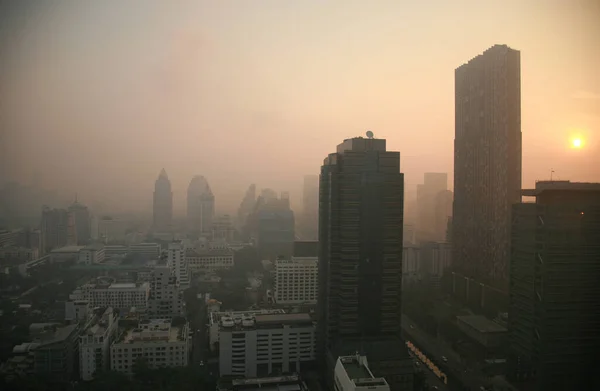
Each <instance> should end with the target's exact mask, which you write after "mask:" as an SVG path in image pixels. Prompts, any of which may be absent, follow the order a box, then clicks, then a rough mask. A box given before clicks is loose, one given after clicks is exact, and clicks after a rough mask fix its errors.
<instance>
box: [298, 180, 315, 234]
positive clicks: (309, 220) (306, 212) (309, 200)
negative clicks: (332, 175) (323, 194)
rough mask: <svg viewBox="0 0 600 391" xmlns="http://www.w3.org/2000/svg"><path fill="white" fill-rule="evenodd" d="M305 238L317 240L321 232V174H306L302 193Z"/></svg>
mask: <svg viewBox="0 0 600 391" xmlns="http://www.w3.org/2000/svg"><path fill="white" fill-rule="evenodd" d="M302 232H303V236H304V237H303V239H305V240H316V239H317V236H318V232H319V176H318V175H305V176H304V188H303V194H302Z"/></svg>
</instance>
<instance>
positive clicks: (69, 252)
mask: <svg viewBox="0 0 600 391" xmlns="http://www.w3.org/2000/svg"><path fill="white" fill-rule="evenodd" d="M82 248H84V246H65V247H60V248H55V249H54V250H52V251H50V262H51V263H57V262H70V261H76V260H77V258H78V257H79V251H81V249H82Z"/></svg>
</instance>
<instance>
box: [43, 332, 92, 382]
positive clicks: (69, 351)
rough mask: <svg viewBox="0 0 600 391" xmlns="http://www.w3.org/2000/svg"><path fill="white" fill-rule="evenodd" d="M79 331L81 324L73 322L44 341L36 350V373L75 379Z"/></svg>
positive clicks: (62, 379)
mask: <svg viewBox="0 0 600 391" xmlns="http://www.w3.org/2000/svg"><path fill="white" fill-rule="evenodd" d="M79 331H80V329H79V325H78V324H72V325H69V326H65V327H61V328H58V329H56V331H54V332H53V334H52V338H49V339H46V340H44V341H42V342H41V343H40V345H39V346H37V347H36V348H35V350H34V362H33V369H34V373H35V374H37V375H44V376H46V377H50V378H53V379H56V380H59V381H69V380H74V378H75V374H76V373H77V362H78V361H79V360H78V356H79V355H78V348H79Z"/></svg>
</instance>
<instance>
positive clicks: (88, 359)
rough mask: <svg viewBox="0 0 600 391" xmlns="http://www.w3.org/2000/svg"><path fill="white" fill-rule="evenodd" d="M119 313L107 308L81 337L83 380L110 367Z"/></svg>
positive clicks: (80, 369) (80, 362) (80, 353)
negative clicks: (111, 346) (111, 348)
mask: <svg viewBox="0 0 600 391" xmlns="http://www.w3.org/2000/svg"><path fill="white" fill-rule="evenodd" d="M117 325H118V322H117V314H116V313H115V312H114V311H113V309H112V308H110V307H109V308H106V309H105V310H104V311H102V313H101V314H99V316H97V317H96V318H95V319H93V320H92V322H91V323H90V324H89V325H88V327H87V328H86V329H85V331H84V332H83V333H82V334H81V336H80V337H79V375H80V377H81V379H82V380H92V378H93V377H94V374H95V373H96V372H99V371H107V370H108V369H109V367H110V344H111V343H112V342H113V340H114V338H115V336H116V332H117Z"/></svg>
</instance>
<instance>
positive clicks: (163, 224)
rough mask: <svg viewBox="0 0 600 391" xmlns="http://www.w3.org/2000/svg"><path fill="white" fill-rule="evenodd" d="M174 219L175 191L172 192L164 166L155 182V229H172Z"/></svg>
mask: <svg viewBox="0 0 600 391" xmlns="http://www.w3.org/2000/svg"><path fill="white" fill-rule="evenodd" d="M172 220H173V193H172V192H171V181H169V177H168V176H167V172H166V171H165V169H164V168H163V169H162V170H161V172H160V175H159V176H158V179H157V180H156V182H155V183H154V218H153V227H154V230H155V231H165V230H168V229H170V227H171V222H172Z"/></svg>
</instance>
